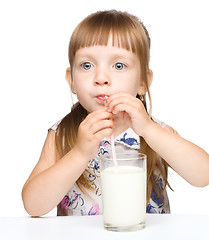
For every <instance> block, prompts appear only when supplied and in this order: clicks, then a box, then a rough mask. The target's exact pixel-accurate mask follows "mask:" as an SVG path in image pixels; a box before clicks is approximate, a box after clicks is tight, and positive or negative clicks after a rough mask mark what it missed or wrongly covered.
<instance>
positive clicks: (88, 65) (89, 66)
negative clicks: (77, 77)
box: [81, 62, 93, 70]
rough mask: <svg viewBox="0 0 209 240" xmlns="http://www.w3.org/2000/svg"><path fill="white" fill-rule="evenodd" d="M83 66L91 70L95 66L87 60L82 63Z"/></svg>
mask: <svg viewBox="0 0 209 240" xmlns="http://www.w3.org/2000/svg"><path fill="white" fill-rule="evenodd" d="M81 67H82V68H83V69H85V70H89V69H91V68H92V67H93V65H92V64H91V63H90V62H85V63H82V64H81Z"/></svg>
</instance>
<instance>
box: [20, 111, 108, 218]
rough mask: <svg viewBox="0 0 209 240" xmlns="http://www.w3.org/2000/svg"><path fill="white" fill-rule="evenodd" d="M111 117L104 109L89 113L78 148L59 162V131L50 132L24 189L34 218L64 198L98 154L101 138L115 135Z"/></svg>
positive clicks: (24, 194) (80, 130)
mask: <svg viewBox="0 0 209 240" xmlns="http://www.w3.org/2000/svg"><path fill="white" fill-rule="evenodd" d="M111 116H112V114H110V113H108V112H106V111H105V110H104V109H102V110H98V111H95V112H93V113H91V114H89V115H88V116H87V117H86V119H85V120H84V121H83V122H82V123H81V124H80V126H79V129H78V138H77V142H76V145H75V147H74V148H73V149H72V150H71V151H69V152H68V153H67V154H66V155H65V156H64V157H62V158H61V159H58V154H57V150H56V145H55V132H54V131H53V130H51V131H50V132H49V134H48V136H47V138H46V141H45V144H44V147H43V150H42V153H41V156H40V159H39V162H38V163H37V165H36V166H35V168H34V170H33V172H32V173H31V175H30V177H29V179H28V180H27V181H26V183H25V185H24V187H23V190H22V198H23V203H24V207H25V209H26V211H27V212H28V213H29V214H30V215H32V216H41V215H44V214H46V213H48V212H49V211H50V210H52V209H53V208H54V207H55V206H57V205H58V203H59V202H60V201H61V200H62V199H63V197H64V195H65V194H66V193H67V192H68V191H69V189H70V188H71V187H72V186H73V184H74V183H75V182H76V181H77V179H78V178H79V177H80V175H81V174H82V173H83V172H84V170H85V169H86V167H87V165H88V162H89V160H90V159H92V158H94V157H95V156H96V155H97V152H98V147H99V143H100V141H101V139H102V138H104V137H109V136H110V134H111V133H112V127H113V121H112V120H111V119H110V118H111Z"/></svg>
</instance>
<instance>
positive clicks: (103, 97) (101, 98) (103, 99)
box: [96, 94, 109, 104]
mask: <svg viewBox="0 0 209 240" xmlns="http://www.w3.org/2000/svg"><path fill="white" fill-rule="evenodd" d="M108 97H109V96H108V95H105V94H100V95H98V96H96V99H97V102H99V103H102V104H105V102H106V100H107V99H108Z"/></svg>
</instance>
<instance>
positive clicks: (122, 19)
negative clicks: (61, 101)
mask: <svg viewBox="0 0 209 240" xmlns="http://www.w3.org/2000/svg"><path fill="white" fill-rule="evenodd" d="M110 34H111V35H112V45H113V46H117V47H121V48H124V49H126V50H128V51H131V52H133V53H135V54H136V55H137V56H138V57H139V60H140V64H141V76H140V79H142V80H143V81H144V83H145V86H146V88H147V93H148V98H149V105H150V111H149V113H148V114H149V115H150V118H151V108H152V103H151V96H150V91H149V87H148V79H147V73H148V71H149V59H150V37H149V34H148V31H147V30H146V28H145V26H144V24H143V23H142V22H141V21H140V20H139V19H138V18H137V17H135V16H133V15H130V14H128V13H126V12H120V11H116V10H110V11H100V12H96V13H93V14H91V15H89V16H88V17H86V18H85V19H84V20H83V21H82V22H81V23H80V24H79V25H78V26H77V27H76V29H75V30H74V32H73V34H72V36H71V40H70V44H69V50H68V57H69V63H70V66H71V74H72V69H73V68H72V66H73V63H74V57H75V54H76V51H77V50H79V49H80V48H83V47H90V46H94V45H103V46H106V45H107V43H108V40H109V36H110ZM136 97H138V98H139V99H140V96H139V95H137V96H136ZM141 100H142V102H143V104H144V106H145V109H147V104H146V95H144V96H143V98H141ZM86 116H87V111H86V110H85V109H84V108H83V107H82V106H81V104H80V103H77V104H75V105H74V106H73V107H72V110H71V112H70V113H69V114H68V115H67V116H66V117H64V118H63V120H62V121H61V122H60V124H59V126H58V129H57V132H56V145H57V148H58V152H59V154H60V158H61V157H62V156H64V155H65V154H67V152H69V151H70V150H71V149H72V148H73V147H74V145H75V143H76V140H77V132H78V127H79V125H80V123H81V122H82V121H83V119H84V118H85V117H86ZM140 152H142V153H144V154H146V155H147V204H148V202H149V199H150V197H151V193H152V191H153V189H154V190H155V192H156V193H157V195H158V196H159V197H160V198H161V199H162V200H163V197H162V193H163V191H164V190H165V187H166V185H169V184H168V181H167V175H168V165H167V163H166V162H165V161H164V160H163V159H162V158H161V157H160V156H159V155H158V154H157V153H156V152H154V151H153V150H152V149H151V148H150V147H149V146H148V144H147V143H146V142H145V140H144V139H143V138H142V137H140ZM156 171H158V172H160V174H161V175H162V177H163V180H164V183H165V184H164V188H163V189H159V188H158V187H157V184H156V179H155V172H156ZM87 172H88V170H86V171H84V173H83V174H82V175H81V176H80V178H79V179H78V180H77V182H76V183H77V185H78V187H79V188H80V189H81V190H82V191H83V192H86V191H85V190H86V188H91V187H90V183H89V182H88V180H87V177H86V173H87Z"/></svg>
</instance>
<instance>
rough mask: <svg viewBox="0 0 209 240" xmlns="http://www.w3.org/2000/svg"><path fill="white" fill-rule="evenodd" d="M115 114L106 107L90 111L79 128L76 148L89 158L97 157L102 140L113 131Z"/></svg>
mask: <svg viewBox="0 0 209 240" xmlns="http://www.w3.org/2000/svg"><path fill="white" fill-rule="evenodd" d="M113 121H114V120H113V114H112V113H109V112H107V111H106V107H104V108H102V109H99V110H97V111H94V112H92V113H90V114H89V115H88V116H87V117H86V118H85V119H84V120H83V122H81V124H80V126H79V128H78V138H77V142H76V145H75V147H76V149H77V150H78V151H79V152H80V153H81V154H82V155H83V156H85V157H86V158H87V159H89V160H90V159H92V158H94V157H96V155H97V153H98V149H99V144H100V141H101V140H102V139H103V138H105V137H107V138H109V137H110V136H111V134H112V132H113V126H114V123H113Z"/></svg>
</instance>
